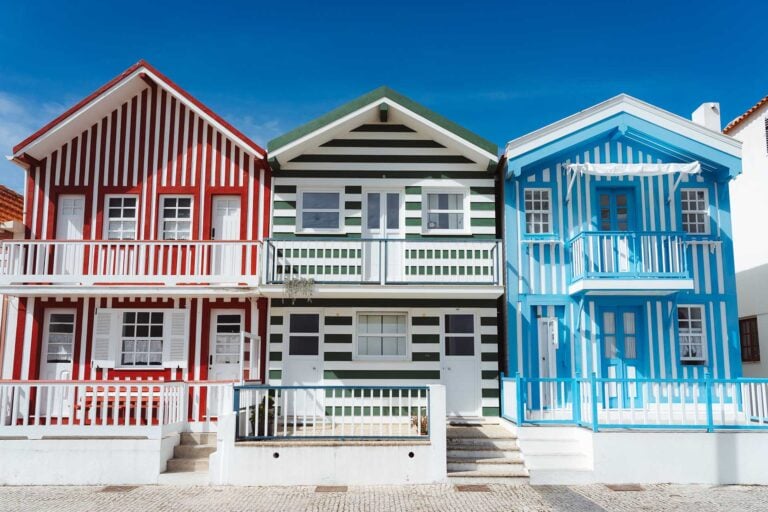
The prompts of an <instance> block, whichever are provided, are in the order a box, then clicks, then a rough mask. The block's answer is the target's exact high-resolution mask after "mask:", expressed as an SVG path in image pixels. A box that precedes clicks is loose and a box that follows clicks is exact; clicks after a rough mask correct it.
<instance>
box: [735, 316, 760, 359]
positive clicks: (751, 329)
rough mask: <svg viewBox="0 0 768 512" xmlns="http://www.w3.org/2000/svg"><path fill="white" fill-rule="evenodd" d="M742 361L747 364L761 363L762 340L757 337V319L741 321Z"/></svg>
mask: <svg viewBox="0 0 768 512" xmlns="http://www.w3.org/2000/svg"><path fill="white" fill-rule="evenodd" d="M739 338H740V339H741V360H742V361H743V362H745V363H758V362H760V339H759V337H758V335H757V318H755V317H752V318H740V319H739Z"/></svg>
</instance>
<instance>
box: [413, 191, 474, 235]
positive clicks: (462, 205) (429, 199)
mask: <svg viewBox="0 0 768 512" xmlns="http://www.w3.org/2000/svg"><path fill="white" fill-rule="evenodd" d="M423 201H424V207H423V211H422V215H423V219H422V221H423V231H424V232H425V233H435V232H442V231H448V232H450V231H465V230H466V229H467V227H468V225H469V223H468V222H467V217H468V212H467V202H468V201H467V194H466V192H465V191H458V192H457V191H453V190H451V191H448V190H446V191H427V192H426V193H425V194H424V199H423Z"/></svg>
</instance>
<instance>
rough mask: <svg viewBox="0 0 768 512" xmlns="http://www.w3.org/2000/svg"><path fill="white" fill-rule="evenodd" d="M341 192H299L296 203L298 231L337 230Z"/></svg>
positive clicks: (339, 226)
mask: <svg viewBox="0 0 768 512" xmlns="http://www.w3.org/2000/svg"><path fill="white" fill-rule="evenodd" d="M341 201H342V198H341V192H336V191H334V192H326V191H323V192H320V191H317V192H300V193H299V201H298V205H297V213H298V223H299V225H298V228H299V231H339V230H340V229H341V217H342V215H341V211H342V206H341Z"/></svg>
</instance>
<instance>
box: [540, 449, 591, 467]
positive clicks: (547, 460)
mask: <svg viewBox="0 0 768 512" xmlns="http://www.w3.org/2000/svg"><path fill="white" fill-rule="evenodd" d="M525 466H526V467H527V468H528V469H546V470H550V469H551V470H578V471H583V470H589V471H591V470H592V461H591V460H590V459H589V458H588V457H587V456H586V455H584V454H581V453H576V454H574V453H551V454H550V453H548V454H546V455H530V454H528V455H527V456H526V458H525Z"/></svg>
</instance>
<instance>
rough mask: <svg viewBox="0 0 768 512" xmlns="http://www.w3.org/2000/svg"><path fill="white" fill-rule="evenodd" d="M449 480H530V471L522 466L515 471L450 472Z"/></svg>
mask: <svg viewBox="0 0 768 512" xmlns="http://www.w3.org/2000/svg"><path fill="white" fill-rule="evenodd" d="M448 478H450V479H451V481H453V479H454V478H475V479H478V480H480V479H486V478H526V479H527V478H528V471H527V470H526V469H525V468H524V467H522V466H520V467H516V468H513V469H507V470H506V471H493V472H491V471H485V470H482V471H481V470H471V471H451V470H449V471H448Z"/></svg>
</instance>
